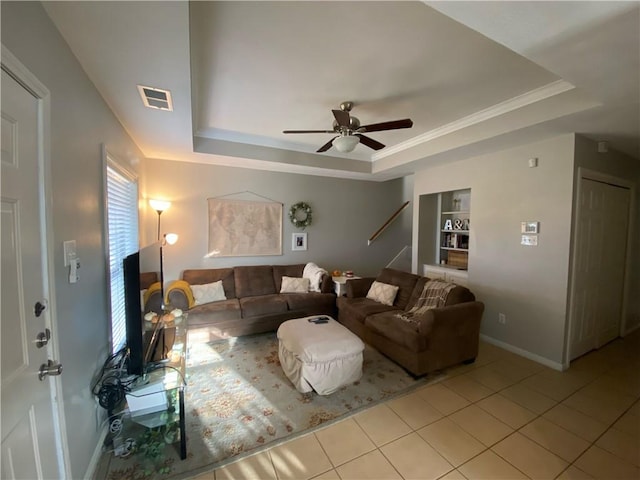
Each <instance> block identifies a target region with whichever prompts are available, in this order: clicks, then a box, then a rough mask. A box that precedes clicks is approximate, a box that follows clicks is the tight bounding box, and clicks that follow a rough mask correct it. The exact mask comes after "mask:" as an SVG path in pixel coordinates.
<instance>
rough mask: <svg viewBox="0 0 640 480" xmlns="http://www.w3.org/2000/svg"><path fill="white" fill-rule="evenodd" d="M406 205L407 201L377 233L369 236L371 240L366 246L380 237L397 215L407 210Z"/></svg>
mask: <svg viewBox="0 0 640 480" xmlns="http://www.w3.org/2000/svg"><path fill="white" fill-rule="evenodd" d="M407 205H409V200H407V201H406V202H404V203H403V204H402V206H401V207H400V208H399V209H398V210H397V211H396V212H395V213H394V214H393V215H391V217H389V220H387V221H386V222H385V223H384V225H382V226H381V227H380V228H379V229H378V230H377V231H376V233H374V234H373V235H371V238H370V239H369V241H368V242H367V245H371V242H373V241H374V240H375V239H376V238H378V237H379V236H380V234H381V233H382V232H384V231H385V229H386V228H387V227H388V226H389V225H391V222H393V221H394V220H395V219H396V218H397V217H398V215H400V213H402V211H403V210H404V209H405V208H407Z"/></svg>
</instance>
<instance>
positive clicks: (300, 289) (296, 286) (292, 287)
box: [280, 277, 309, 293]
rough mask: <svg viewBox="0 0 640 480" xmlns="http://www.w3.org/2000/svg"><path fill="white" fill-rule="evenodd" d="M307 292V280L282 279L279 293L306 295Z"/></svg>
mask: <svg viewBox="0 0 640 480" xmlns="http://www.w3.org/2000/svg"><path fill="white" fill-rule="evenodd" d="M308 291H309V279H308V278H296V277H282V287H280V293H307V292H308Z"/></svg>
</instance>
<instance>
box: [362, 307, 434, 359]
mask: <svg viewBox="0 0 640 480" xmlns="http://www.w3.org/2000/svg"><path fill="white" fill-rule="evenodd" d="M397 315H399V312H398V311H395V312H382V313H377V314H374V315H369V316H368V317H367V318H366V320H365V321H364V325H365V327H367V328H368V329H370V330H371V331H372V332H374V333H377V334H378V335H381V336H382V337H385V338H388V339H389V340H391V341H392V342H394V343H397V344H398V345H402V346H403V347H405V348H408V349H409V350H411V351H413V352H421V351H423V350H426V349H427V337H425V336H424V335H420V334H419V333H418V329H417V326H416V325H415V324H413V323H411V322H405V321H403V320H402V319H400V318H398V316H397Z"/></svg>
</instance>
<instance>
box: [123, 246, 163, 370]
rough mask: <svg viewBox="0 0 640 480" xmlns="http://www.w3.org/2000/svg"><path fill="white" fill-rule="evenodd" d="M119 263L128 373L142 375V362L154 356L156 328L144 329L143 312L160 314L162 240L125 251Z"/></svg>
mask: <svg viewBox="0 0 640 480" xmlns="http://www.w3.org/2000/svg"><path fill="white" fill-rule="evenodd" d="M123 267H124V298H125V315H126V332H127V348H128V351H129V360H128V373H129V374H131V375H142V374H143V373H144V367H145V364H146V363H147V362H149V361H150V360H157V359H158V358H157V354H155V352H153V349H154V348H156V347H155V344H156V343H157V342H158V337H159V336H158V332H157V329H153V328H151V329H150V330H149V331H148V330H147V329H146V326H145V320H144V315H145V313H148V312H155V313H157V314H158V316H160V314H161V313H162V298H163V290H162V279H163V274H162V244H161V243H160V242H156V243H153V244H151V245H148V246H147V247H144V248H142V249H140V251H138V252H136V253H133V254H131V255H129V256H128V257H126V258H125V259H124V262H123ZM154 330H155V331H156V334H155V335H154V334H153V333H154ZM152 339H153V340H154V342H155V343H154V342H151V340H152Z"/></svg>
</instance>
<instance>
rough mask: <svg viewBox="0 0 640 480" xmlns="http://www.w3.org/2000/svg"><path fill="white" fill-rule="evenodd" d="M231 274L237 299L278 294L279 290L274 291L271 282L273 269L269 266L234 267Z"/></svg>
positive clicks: (273, 285) (274, 287)
mask: <svg viewBox="0 0 640 480" xmlns="http://www.w3.org/2000/svg"><path fill="white" fill-rule="evenodd" d="M233 274H234V277H235V282H236V296H237V297H238V298H243V297H253V296H257V295H273V294H276V293H277V292H279V290H276V285H275V282H274V280H273V267H272V266H271V265H254V266H249V267H246V266H245V267H235V268H234V272H233ZM285 305H286V302H285Z"/></svg>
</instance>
